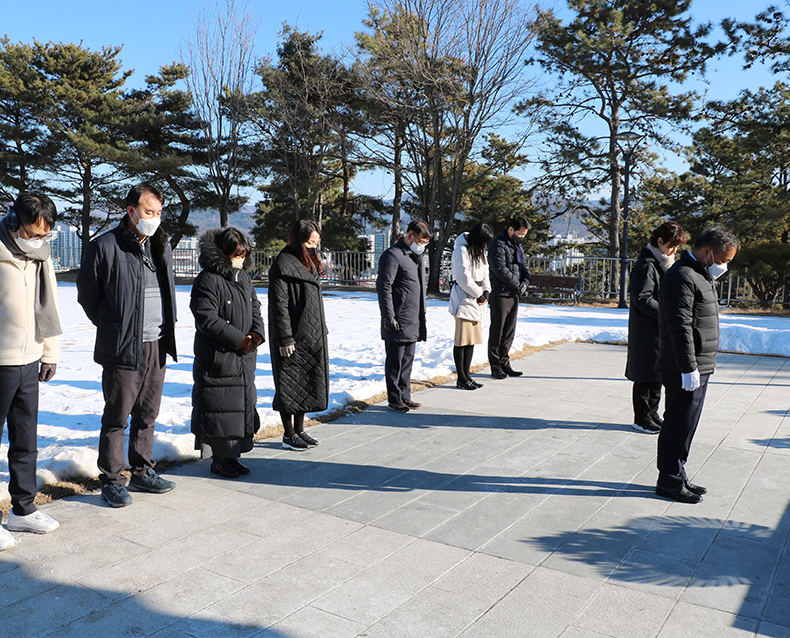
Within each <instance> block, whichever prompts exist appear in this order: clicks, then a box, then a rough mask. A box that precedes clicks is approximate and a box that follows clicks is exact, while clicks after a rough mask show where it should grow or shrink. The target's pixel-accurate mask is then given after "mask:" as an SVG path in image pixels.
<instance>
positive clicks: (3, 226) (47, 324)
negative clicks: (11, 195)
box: [0, 209, 63, 341]
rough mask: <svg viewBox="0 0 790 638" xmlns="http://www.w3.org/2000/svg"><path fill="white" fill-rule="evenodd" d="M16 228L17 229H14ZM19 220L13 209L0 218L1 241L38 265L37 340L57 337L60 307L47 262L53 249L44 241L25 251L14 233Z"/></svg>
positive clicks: (16, 255)
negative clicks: (57, 303) (49, 275)
mask: <svg viewBox="0 0 790 638" xmlns="http://www.w3.org/2000/svg"><path fill="white" fill-rule="evenodd" d="M12 228H16V229H17V230H12ZM18 229H19V221H18V219H17V216H16V213H14V212H13V209H11V210H9V212H8V214H7V215H6V216H5V217H4V218H3V219H0V241H2V242H3V245H4V246H5V247H6V248H8V250H9V251H10V252H11V254H12V255H13V256H14V257H15V258H16V259H18V260H21V261H32V262H34V263H35V266H36V292H35V318H36V340H38V341H43V340H44V339H47V338H48V337H57V336H58V335H60V334H63V330H62V329H61V327H60V318H59V317H58V308H57V306H56V305H55V294H54V291H53V290H52V286H51V285H50V281H49V277H47V268H46V262H47V260H48V259H49V257H50V255H51V253H52V250H51V248H50V246H49V244H48V243H46V242H44V245H43V246H42V247H41V248H37V249H36V250H31V251H29V252H24V251H23V250H22V249H21V248H20V247H19V245H18V244H17V243H16V241H14V235H15V234H16V233H17V232H18Z"/></svg>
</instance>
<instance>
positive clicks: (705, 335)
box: [656, 252, 719, 375]
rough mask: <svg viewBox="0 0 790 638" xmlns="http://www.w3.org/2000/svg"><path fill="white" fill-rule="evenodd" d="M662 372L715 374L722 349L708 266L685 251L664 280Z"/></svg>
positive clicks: (660, 317)
mask: <svg viewBox="0 0 790 638" xmlns="http://www.w3.org/2000/svg"><path fill="white" fill-rule="evenodd" d="M658 332H659V341H660V347H659V351H658V364H657V365H656V369H657V370H658V372H659V374H680V373H689V372H693V371H694V370H699V373H700V374H702V375H705V374H713V371H714V369H715V368H716V352H717V351H718V349H719V302H718V296H717V295H716V286H715V284H714V283H713V278H712V277H711V276H710V273H709V272H708V269H707V267H705V266H704V265H703V264H701V263H700V262H698V261H697V260H696V259H694V257H692V256H691V255H690V254H689V253H686V252H684V253H683V254H682V255H681V257H680V259H678V260H677V261H676V262H675V265H674V266H672V268H670V269H669V270H668V271H667V274H666V275H664V278H663V279H662V280H661V303H660V304H659V311H658Z"/></svg>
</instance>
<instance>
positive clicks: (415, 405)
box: [403, 399, 422, 410]
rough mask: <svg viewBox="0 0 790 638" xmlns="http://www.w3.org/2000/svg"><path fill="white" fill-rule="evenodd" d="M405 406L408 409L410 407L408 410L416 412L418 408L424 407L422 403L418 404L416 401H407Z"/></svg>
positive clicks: (404, 403)
mask: <svg viewBox="0 0 790 638" xmlns="http://www.w3.org/2000/svg"><path fill="white" fill-rule="evenodd" d="M403 405H405V406H406V407H408V408H410V409H412V410H416V409H417V408H421V407H422V403H417V402H416V401H412V400H411V399H409V400H407V401H404V402H403Z"/></svg>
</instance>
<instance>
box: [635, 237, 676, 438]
mask: <svg viewBox="0 0 790 638" xmlns="http://www.w3.org/2000/svg"><path fill="white" fill-rule="evenodd" d="M686 239H687V238H686V233H685V232H684V231H683V228H682V226H681V225H680V224H678V223H677V222H664V223H663V224H661V225H660V226H659V227H658V228H656V229H655V230H654V231H653V234H652V235H651V236H650V242H649V243H648V245H647V246H645V247H644V248H643V249H642V252H641V253H639V258H638V259H637V260H636V263H635V264H634V266H633V268H632V270H631V287H630V293H631V309H630V311H629V313H628V362H627V363H626V368H625V376H626V378H627V379H630V380H631V381H633V382H634V387H633V406H634V424H633V428H634V429H635V430H637V431H638V432H644V433H645V434H658V432H659V431H660V430H661V425H662V424H663V420H662V419H661V417H660V416H659V415H658V404H659V402H660V400H661V377H660V376H659V374H658V372H656V360H657V358H658V301H659V298H660V297H659V294H658V291H659V285H660V283H661V279H662V278H663V276H664V273H666V271H667V270H669V268H670V266H672V264H673V263H674V262H675V253H676V252H677V249H678V246H680V245H681V244H684V243H685V242H686Z"/></svg>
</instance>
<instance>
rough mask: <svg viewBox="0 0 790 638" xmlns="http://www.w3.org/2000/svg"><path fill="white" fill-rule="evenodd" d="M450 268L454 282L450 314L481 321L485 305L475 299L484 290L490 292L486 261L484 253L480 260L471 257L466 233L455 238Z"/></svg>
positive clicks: (451, 291)
mask: <svg viewBox="0 0 790 638" xmlns="http://www.w3.org/2000/svg"><path fill="white" fill-rule="evenodd" d="M452 268H453V281H454V282H455V283H454V285H453V287H452V290H450V305H449V308H448V309H449V311H450V314H451V315H453V316H454V317H457V318H458V319H466V320H467V321H482V320H483V309H484V308H485V306H481V305H480V304H479V303H477V300H478V298H480V296H481V295H482V294H483V293H484V292H486V291H488V292H491V281H490V279H489V277H488V262H487V261H486V258H485V253H484V254H483V258H482V259H480V260H475V259H472V255H471V254H470V252H469V245H468V244H467V233H461V234H460V235H458V237H456V238H455V247H454V249H453V258H452Z"/></svg>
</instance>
